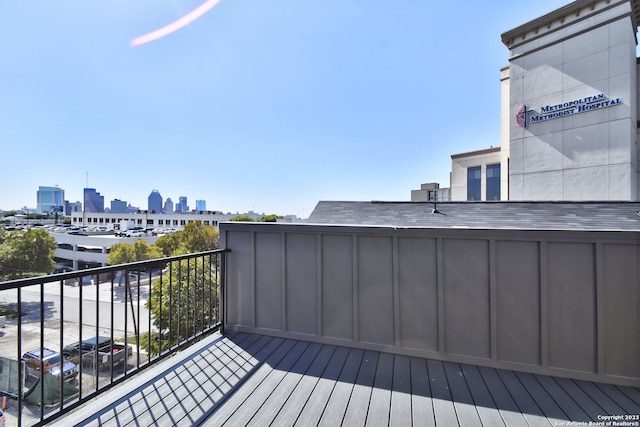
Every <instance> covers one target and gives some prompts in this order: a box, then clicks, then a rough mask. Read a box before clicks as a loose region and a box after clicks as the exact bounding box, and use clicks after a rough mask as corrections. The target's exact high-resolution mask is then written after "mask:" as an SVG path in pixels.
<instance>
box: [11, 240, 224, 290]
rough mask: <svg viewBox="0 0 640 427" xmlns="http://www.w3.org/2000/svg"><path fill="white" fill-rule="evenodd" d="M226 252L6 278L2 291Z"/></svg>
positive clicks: (192, 254) (218, 251)
mask: <svg viewBox="0 0 640 427" xmlns="http://www.w3.org/2000/svg"><path fill="white" fill-rule="evenodd" d="M226 252H231V250H230V249H214V250H210V251H203V252H194V253H189V254H182V255H174V256H168V257H163V258H154V259H148V260H144V261H134V262H128V263H124V264H115V265H109V266H105V267H95V268H87V269H83V270H76V271H70V272H66V273H54V274H49V275H42V276H34V277H25V278H21V279H11V280H6V281H4V282H0V291H5V290H8V289H16V288H22V287H25V286H32V285H39V284H41V283H43V282H56V281H60V280H68V279H77V278H79V277H84V276H93V275H96V274H104V273H110V272H113V271H121V270H134V269H135V268H136V267H147V266H149V265H157V264H167V263H169V262H172V261H180V260H183V259H188V258H194V257H198V256H206V255H213V254H217V253H226ZM43 278H46V280H43Z"/></svg>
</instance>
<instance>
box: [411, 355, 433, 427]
mask: <svg viewBox="0 0 640 427" xmlns="http://www.w3.org/2000/svg"><path fill="white" fill-rule="evenodd" d="M411 412H412V414H411V415H412V419H411V421H412V422H413V424H414V425H420V426H425V427H432V426H435V425H436V420H435V416H434V412H433V399H432V398H431V387H430V386H429V374H428V373H427V361H426V360H425V359H421V358H418V357H412V358H411Z"/></svg>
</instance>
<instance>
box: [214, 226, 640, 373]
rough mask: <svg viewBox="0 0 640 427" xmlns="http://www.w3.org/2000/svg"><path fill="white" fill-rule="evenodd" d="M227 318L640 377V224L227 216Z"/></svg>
mask: <svg viewBox="0 0 640 427" xmlns="http://www.w3.org/2000/svg"><path fill="white" fill-rule="evenodd" d="M221 237H222V242H223V245H224V246H223V247H225V248H228V249H231V251H232V252H231V254H230V256H229V257H228V264H227V284H228V288H227V301H226V304H227V311H226V320H225V322H226V328H227V329H230V330H241V331H247V332H257V333H264V334H270V335H277V336H291V337H295V338H302V339H308V340H313V341H318V342H322V343H338V344H347V345H351V346H354V347H359V348H369V349H376V350H383V351H391V352H396V353H400V354H407V355H419V356H424V357H431V358H437V359H443V360H452V361H460V362H467V363H475V364H479V365H485V366H493V367H503V368H507V369H519V370H524V371H529V372H536V373H548V374H553V375H561V376H569V377H573V378H581V379H590V380H597V381H606V382H611V383H619V384H630V385H635V386H638V385H640V345H639V343H638V340H639V335H640V326H639V323H640V316H639V315H638V311H639V309H640V284H639V278H640V267H639V265H640V249H639V248H640V233H630V232H624V233H623V232H620V233H617V232H565V231H554V232H549V231H522V230H519V231H518V230H455V229H454V230H452V229H429V230H427V229H394V228H385V227H348V226H344V227H340V226H312V225H287V224H275V225H274V224H247V223H244V224H243V223H233V224H222V225H221Z"/></svg>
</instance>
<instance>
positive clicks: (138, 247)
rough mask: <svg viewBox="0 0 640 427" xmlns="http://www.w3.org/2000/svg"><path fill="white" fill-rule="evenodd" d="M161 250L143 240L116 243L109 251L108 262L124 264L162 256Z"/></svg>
mask: <svg viewBox="0 0 640 427" xmlns="http://www.w3.org/2000/svg"><path fill="white" fill-rule="evenodd" d="M162 256H163V254H162V250H161V249H160V248H158V247H156V246H152V245H150V244H148V243H147V242H145V241H144V240H136V241H135V243H133V244H129V243H116V244H115V245H113V246H112V247H111V251H110V252H109V264H111V265H117V264H125V263H128V262H135V261H145V260H149V259H156V258H162Z"/></svg>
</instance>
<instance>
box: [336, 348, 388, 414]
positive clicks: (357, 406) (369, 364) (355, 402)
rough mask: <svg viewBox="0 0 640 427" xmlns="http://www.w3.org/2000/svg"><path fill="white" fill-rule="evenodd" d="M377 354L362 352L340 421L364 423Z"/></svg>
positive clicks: (376, 363)
mask: <svg viewBox="0 0 640 427" xmlns="http://www.w3.org/2000/svg"><path fill="white" fill-rule="evenodd" d="M379 355H380V354H379V353H378V352H375V351H366V352H365V353H364V357H363V358H362V363H361V364H360V371H359V372H358V377H357V378H356V383H355V385H354V386H353V391H352V392H351V399H349V405H348V406H347V411H346V413H345V415H344V419H343V421H342V423H343V424H344V425H347V426H355V425H358V426H361V425H364V424H365V422H366V420H367V413H368V412H369V402H370V401H371V390H372V389H373V382H374V380H375V374H376V367H377V365H378V357H379Z"/></svg>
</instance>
